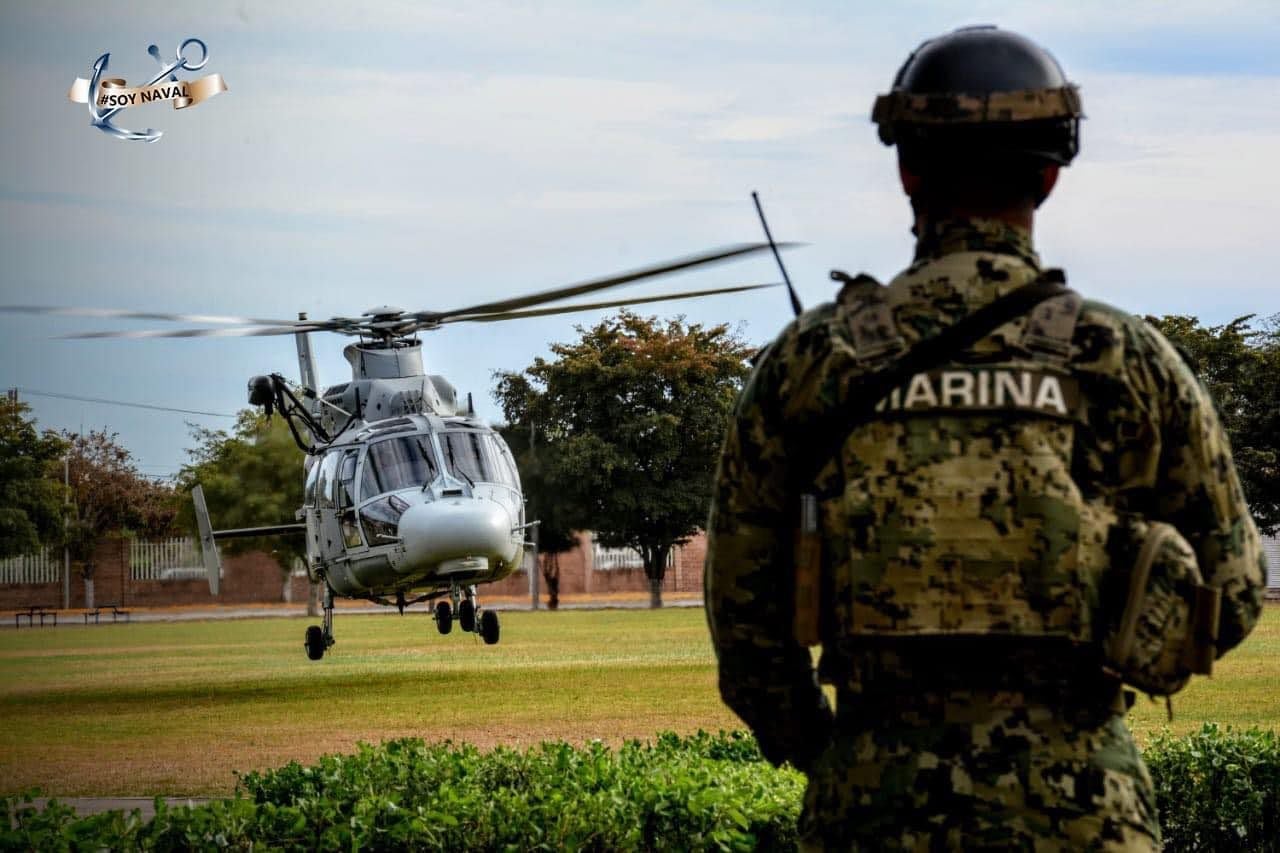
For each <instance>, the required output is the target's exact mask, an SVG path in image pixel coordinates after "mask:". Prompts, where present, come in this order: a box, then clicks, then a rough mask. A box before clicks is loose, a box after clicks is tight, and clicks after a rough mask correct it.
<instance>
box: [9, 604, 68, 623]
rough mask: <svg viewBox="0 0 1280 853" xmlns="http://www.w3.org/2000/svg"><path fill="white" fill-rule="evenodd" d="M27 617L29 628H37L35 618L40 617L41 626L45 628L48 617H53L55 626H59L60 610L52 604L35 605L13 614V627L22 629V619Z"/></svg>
mask: <svg viewBox="0 0 1280 853" xmlns="http://www.w3.org/2000/svg"><path fill="white" fill-rule="evenodd" d="M24 616H25V617H27V627H29V628H32V627H35V618H36V617H37V616H39V617H40V625H41V627H44V620H45V617H47V616H52V617H53V624H54V625H57V624H58V609H57V608H56V607H54V606H53V605H52V604H48V605H46V604H33V605H31V606H30V607H28V608H26V609H24V610H18V611H15V612H14V614H13V627H15V628H21V627H22V621H21V620H22V617H24Z"/></svg>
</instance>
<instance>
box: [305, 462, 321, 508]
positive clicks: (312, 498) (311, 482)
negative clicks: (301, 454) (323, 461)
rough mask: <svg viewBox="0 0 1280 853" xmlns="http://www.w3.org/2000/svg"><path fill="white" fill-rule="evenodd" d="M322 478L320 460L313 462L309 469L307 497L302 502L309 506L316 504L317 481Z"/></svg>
mask: <svg viewBox="0 0 1280 853" xmlns="http://www.w3.org/2000/svg"><path fill="white" fill-rule="evenodd" d="M318 479H320V463H319V462H318V461H312V462H311V469H310V470H309V471H307V489H306V497H304V498H303V500H302V502H303V503H304V504H306V505H307V506H315V505H316V481H317V480H318Z"/></svg>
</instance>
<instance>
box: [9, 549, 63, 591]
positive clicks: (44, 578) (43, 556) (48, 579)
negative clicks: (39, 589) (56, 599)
mask: <svg viewBox="0 0 1280 853" xmlns="http://www.w3.org/2000/svg"><path fill="white" fill-rule="evenodd" d="M61 579H62V555H61V554H59V553H57V552H55V551H52V550H49V551H43V552H38V553H35V554H23V555H21V556H19V557H10V558H9V559H7V560H0V583H22V584H36V583H57V582H58V581H59V580H61Z"/></svg>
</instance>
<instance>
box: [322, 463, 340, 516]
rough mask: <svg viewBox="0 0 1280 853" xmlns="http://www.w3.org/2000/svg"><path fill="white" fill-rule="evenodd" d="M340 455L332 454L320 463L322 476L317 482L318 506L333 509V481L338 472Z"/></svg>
mask: <svg viewBox="0 0 1280 853" xmlns="http://www.w3.org/2000/svg"><path fill="white" fill-rule="evenodd" d="M341 455H342V454H340V453H330V454H329V455H328V456H326V457H325V458H324V460H323V461H321V463H320V466H319V467H320V476H319V478H318V479H317V480H316V506H319V507H328V508H330V509H332V508H333V481H334V480H335V479H336V478H335V475H336V474H337V472H338V457H339V456H341Z"/></svg>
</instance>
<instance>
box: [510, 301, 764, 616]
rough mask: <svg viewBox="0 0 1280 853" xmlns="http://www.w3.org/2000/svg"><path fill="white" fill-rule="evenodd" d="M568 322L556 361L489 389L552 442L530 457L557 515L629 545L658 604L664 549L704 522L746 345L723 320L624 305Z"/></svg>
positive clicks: (606, 540)
mask: <svg viewBox="0 0 1280 853" xmlns="http://www.w3.org/2000/svg"><path fill="white" fill-rule="evenodd" d="M577 328H578V333H579V334H580V335H581V339H580V340H578V341H576V342H574V343H571V344H555V345H553V346H552V347H551V351H552V353H553V354H554V355H555V359H554V360H547V359H543V358H541V357H539V358H537V359H535V360H534V362H533V364H532V365H531V366H530V367H528V368H526V369H525V370H524V371H523V373H520V374H516V373H500V374H498V381H497V388H496V394H497V397H498V400H499V403H500V404H501V406H502V410H503V414H504V415H505V416H506V418H507V421H508V423H510V424H511V425H512V427H514V428H518V429H519V428H523V429H533V430H534V431H535V434H536V436H537V439H538V440H539V441H540V442H542V443H541V444H540V445H538V446H539V448H544V447H545V448H548V449H552V450H554V454H548V455H547V457H545V458H542V459H541V460H540V461H541V463H542V471H543V472H544V475H545V477H546V480H547V483H548V485H549V487H550V493H551V494H554V495H557V496H558V497H559V501H560V503H561V504H562V506H563V512H564V516H563V517H564V519H565V521H566V523H568V524H569V525H570V526H572V527H575V528H577V529H591V530H594V531H595V532H596V536H597V538H598V539H599V541H600V542H601V543H602V544H604V545H607V546H612V547H629V548H633V549H635V550H636V551H637V552H638V553H639V554H640V556H641V558H642V560H643V563H644V569H645V575H646V576H647V577H648V579H649V588H650V603H651V605H652V606H654V607H660V606H662V580H663V577H664V575H665V573H666V565H667V558H668V557H669V556H670V554H671V551H672V548H674V547H675V546H677V545H681V544H683V543H684V542H686V541H688V539H689V537H691V536H692V535H693V534H694V533H696V532H697V531H698V529H700V528H701V527H702V526H703V525H704V524H705V523H706V517H707V512H708V509H709V507H710V505H711V486H712V478H713V476H714V473H715V465H716V460H717V457H718V455H719V450H720V444H721V442H722V441H723V438H724V431H725V429H726V427H727V424H728V417H729V412H730V410H731V409H732V407H733V401H734V398H735V397H736V395H737V393H738V391H739V389H740V388H741V385H742V382H743V380H744V379H745V377H746V375H747V372H748V367H747V363H746V358H747V355H748V354H749V352H750V348H749V347H747V346H746V344H744V343H743V342H742V341H741V340H739V339H738V338H737V337H735V336H734V335H732V334H730V333H729V331H728V327H726V326H723V325H721V326H712V327H710V328H704V327H703V326H701V325H698V324H689V325H686V324H685V323H684V322H683V319H676V320H669V321H667V322H666V323H665V324H662V323H659V322H658V319H657V318H656V317H649V318H644V317H640V316H638V315H636V314H633V313H631V312H629V311H623V312H622V313H620V314H619V315H618V316H616V317H613V318H607V319H605V320H603V321H601V322H600V323H599V324H598V325H596V326H594V327H592V328H590V329H584V328H583V327H581V326H579V327H577ZM539 452H541V449H540V451H539Z"/></svg>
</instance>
